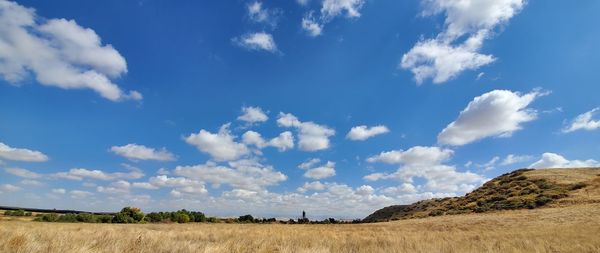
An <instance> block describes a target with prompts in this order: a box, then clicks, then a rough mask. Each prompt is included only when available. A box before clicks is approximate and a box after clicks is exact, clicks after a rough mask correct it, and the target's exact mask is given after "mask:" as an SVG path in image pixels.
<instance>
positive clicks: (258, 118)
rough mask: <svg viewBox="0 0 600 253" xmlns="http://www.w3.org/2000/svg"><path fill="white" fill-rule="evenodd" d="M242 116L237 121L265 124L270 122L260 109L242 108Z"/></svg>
mask: <svg viewBox="0 0 600 253" xmlns="http://www.w3.org/2000/svg"><path fill="white" fill-rule="evenodd" d="M242 113H243V114H242V115H240V116H239V117H238V118H237V119H238V120H241V121H245V122H248V123H257V122H265V121H267V120H269V117H268V116H267V114H266V113H265V112H264V111H263V110H262V109H261V108H260V107H258V106H257V107H252V106H248V107H242Z"/></svg>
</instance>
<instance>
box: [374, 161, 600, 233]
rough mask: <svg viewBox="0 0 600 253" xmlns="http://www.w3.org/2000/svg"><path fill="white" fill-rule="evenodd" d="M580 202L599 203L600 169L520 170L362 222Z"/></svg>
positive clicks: (381, 211)
mask: <svg viewBox="0 0 600 253" xmlns="http://www.w3.org/2000/svg"><path fill="white" fill-rule="evenodd" d="M584 188H585V189H584ZM582 190H583V191H582ZM590 190H591V192H592V194H591V195H590ZM586 195H587V196H586ZM586 197H587V198H586ZM563 200H564V201H563ZM581 202H587V203H590V202H594V203H596V202H600V168H577V169H537V170H536V169H518V170H515V171H512V172H509V173H505V174H502V175H500V176H498V177H496V178H494V179H492V180H490V181H488V182H486V183H484V184H483V185H482V186H481V187H479V188H477V189H475V190H473V191H472V192H470V193H467V194H466V195H465V196H461V197H449V198H438V199H427V200H421V201H418V202H415V203H413V204H409V205H393V206H388V207H384V208H382V209H379V210H377V211H375V212H374V213H372V214H371V215H369V216H367V217H366V218H364V219H363V222H381V221H391V220H401V219H411V218H424V217H429V216H439V215H453V214H465V213H484V212H490V211H499V210H514V209H534V208H539V207H542V206H546V205H552V204H553V205H571V204H577V203H581Z"/></svg>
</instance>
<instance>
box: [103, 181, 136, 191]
mask: <svg viewBox="0 0 600 253" xmlns="http://www.w3.org/2000/svg"><path fill="white" fill-rule="evenodd" d="M130 187H131V183H129V182H127V181H125V180H119V181H116V182H112V183H111V184H110V185H109V186H106V187H104V186H98V187H96V191H98V192H101V193H108V194H128V193H129V188H130Z"/></svg>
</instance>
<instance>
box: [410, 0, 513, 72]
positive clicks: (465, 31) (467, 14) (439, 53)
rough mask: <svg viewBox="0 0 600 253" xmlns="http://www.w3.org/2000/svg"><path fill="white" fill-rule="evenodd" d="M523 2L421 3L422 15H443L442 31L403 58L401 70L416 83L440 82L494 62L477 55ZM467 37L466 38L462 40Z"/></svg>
mask: <svg viewBox="0 0 600 253" xmlns="http://www.w3.org/2000/svg"><path fill="white" fill-rule="evenodd" d="M524 2H525V1H524V0H464V1H457V0H422V3H423V5H424V7H425V9H424V11H423V15H424V16H431V15H437V14H440V13H444V14H445V15H446V19H445V26H444V31H442V32H441V33H440V34H438V35H437V37H436V38H435V39H428V40H422V41H419V42H417V44H416V45H415V46H414V47H413V48H412V49H411V50H410V51H409V52H408V53H406V54H405V55H404V56H403V57H402V61H401V63H400V67H402V68H404V69H409V70H410V71H412V72H413V74H414V75H415V79H416V81H417V83H419V84H420V83H422V82H423V81H424V80H426V79H428V78H432V79H433V82H434V83H442V82H445V81H447V80H449V79H452V78H454V77H456V76H457V75H458V74H460V73H461V72H463V71H465V70H475V69H478V68H480V67H481V66H484V65H487V64H490V63H492V62H494V61H495V58H494V57H493V56H492V55H484V54H481V53H479V51H480V50H481V47H482V44H483V42H484V40H485V39H488V38H489V37H491V36H492V34H493V33H494V29H495V28H496V27H498V26H499V25H502V24H504V23H506V22H508V20H510V19H511V18H512V17H513V16H514V15H516V14H517V13H518V12H519V11H520V10H521V9H522V8H523V6H524ZM465 35H466V38H465Z"/></svg>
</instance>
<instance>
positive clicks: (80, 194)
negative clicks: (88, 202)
mask: <svg viewBox="0 0 600 253" xmlns="http://www.w3.org/2000/svg"><path fill="white" fill-rule="evenodd" d="M69 195H71V198H74V199H85V198H88V197H91V196H93V195H94V193H91V192H88V191H80V190H72V191H70V192H69Z"/></svg>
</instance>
